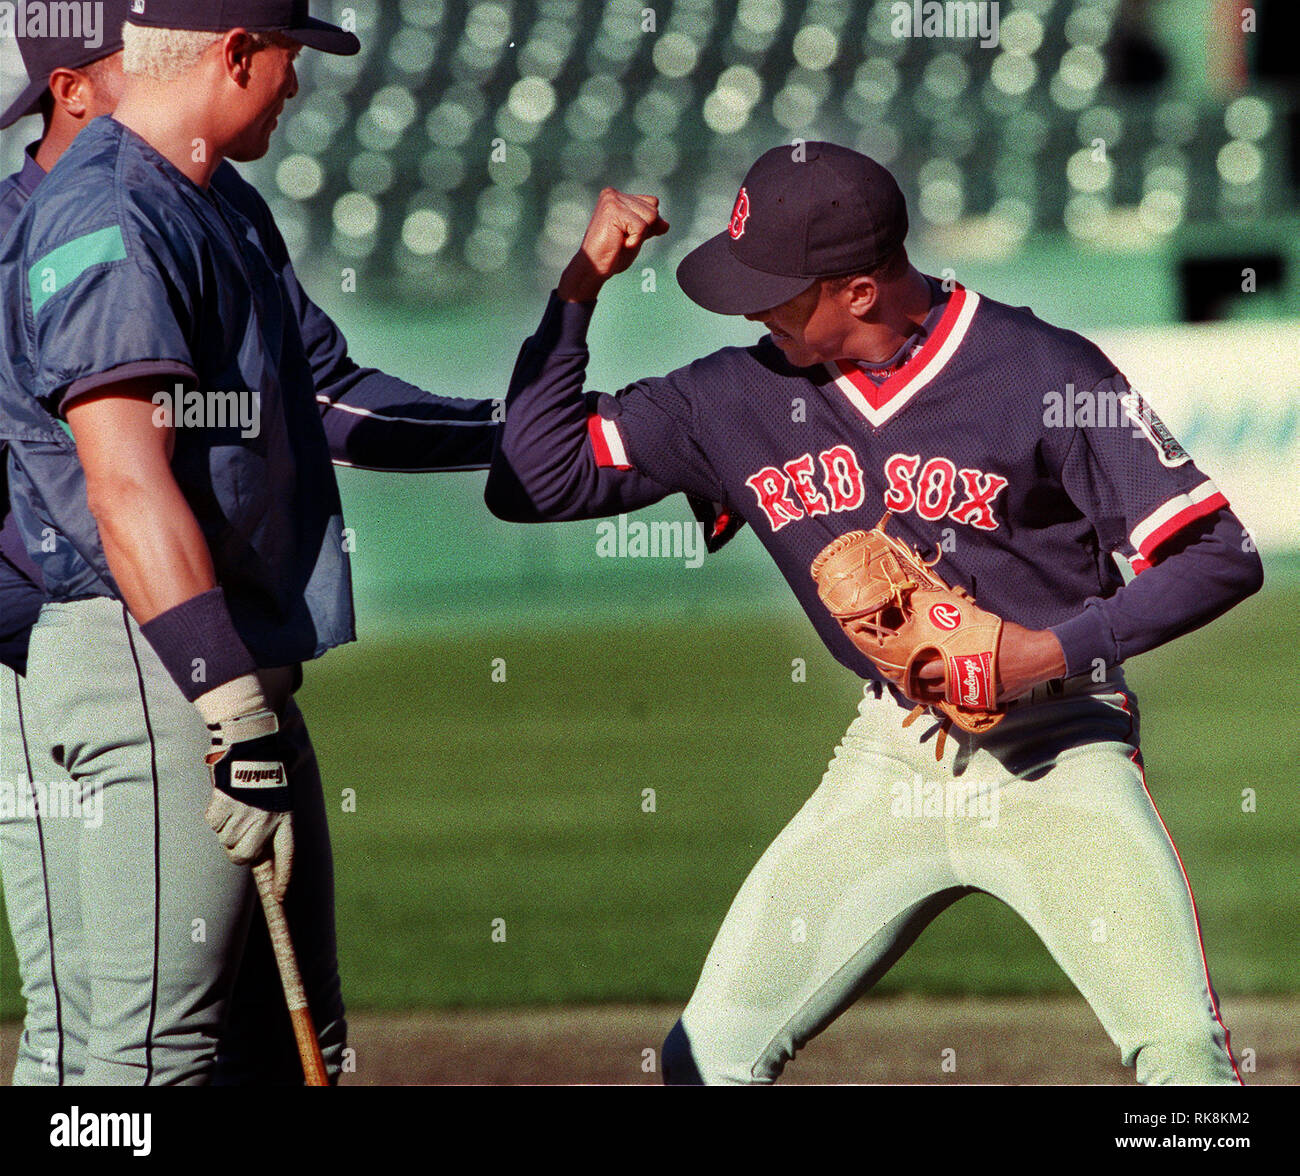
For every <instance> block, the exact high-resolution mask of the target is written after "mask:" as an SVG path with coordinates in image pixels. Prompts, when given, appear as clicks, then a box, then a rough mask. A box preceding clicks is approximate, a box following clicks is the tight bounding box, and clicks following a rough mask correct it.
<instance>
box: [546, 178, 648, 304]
mask: <svg viewBox="0 0 1300 1176" xmlns="http://www.w3.org/2000/svg"><path fill="white" fill-rule="evenodd" d="M666 232H668V222H667V221H666V220H664V218H663V217H661V216H660V215H659V198H658V197H657V196H629V195H628V194H627V193H626V192H619V191H617V190H616V189H614V188H606V189H604V191H602V192H601V194H600V200H599V201H598V202H597V204H596V211H595V213H594V214H593V215H592V218H591V224H589V225H588V226H587V233H586V236H584V237H583V238H582V248H581V249H579V250H578V252H577V253H576V254H575V255H574V258H573V260H572V261H571V262H569V265H568V268H567V269H566V270H565V271H564V276H563V277H561V278H560V284H559V286H558V287H557V288H556V289H557V292H558V293H559V295H560V297H561V298H563V299H564V300H565V301H566V302H594V301H595V299H596V297H597V295H598V294H599V293H600V289H601V287H602V286H604V284H605V283H606V282H607V281H609V279H610V278H612V277H613V276H614V275H615V274H621V273H622V272H623V271H624V270H625V269H627V267H628V266H630V265H631V264H632V263H633V262H634V261H635V260H636V257H637V254H638V253H640V252H641V246H642V245H644V244H645V243H646V241H648V240H649V239H650V238H651V237H658V236H660V235H661V234H663V233H666Z"/></svg>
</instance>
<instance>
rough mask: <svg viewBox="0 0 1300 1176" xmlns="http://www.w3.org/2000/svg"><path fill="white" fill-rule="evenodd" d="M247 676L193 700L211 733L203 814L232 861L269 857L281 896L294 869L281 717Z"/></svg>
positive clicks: (249, 861) (255, 861)
mask: <svg viewBox="0 0 1300 1176" xmlns="http://www.w3.org/2000/svg"><path fill="white" fill-rule="evenodd" d="M249 679H251V681H249V680H248V679H240V680H239V681H238V682H237V683H230V684H228V686H226V687H221V688H220V689H219V690H214V691H212V692H211V693H210V694H207V695H204V696H203V697H202V698H200V699H199V701H198V703H197V704H196V705H197V706H198V707H199V710H200V711H201V712H203V715H204V718H205V719H207V720H208V733H209V735H210V736H211V738H212V749H211V751H210V752H209V754H208V756H207V764H208V774H209V776H210V778H211V780H212V800H211V802H210V803H209V804H208V809H207V813H206V817H207V821H208V824H209V825H210V826H211V827H212V830H213V832H214V833H216V835H217V840H218V841H220V842H221V844H222V846H223V848H224V849H225V851H226V854H227V856H228V857H229V858H230V860H231V861H232V862H234V863H235V864H236V865H238V866H255V865H257V864H258V863H259V862H262V861H264V860H266V859H267V858H271V859H272V860H273V861H274V863H275V896H276V898H277V899H279V900H280V901H281V902H283V901H284V896H285V893H286V892H287V890H288V887H289V877H290V874H291V873H292V870H293V813H292V811H291V810H292V808H293V798H292V795H291V793H290V789H289V779H288V775H287V773H286V772H285V769H284V752H283V750H282V748H281V741H280V721H279V720H278V719H277V718H276V716H275V713H274V712H273V711H272V710H271V709H270V708H269V706H267V704H266V701H265V698H264V696H263V695H262V692H261V686H260V684H259V683H258V682H257V679H256V677H255V676H254V675H249ZM232 687H233V689H232ZM241 704H242V705H241ZM259 704H260V705H259ZM248 706H252V707H254V708H255V709H253V710H251V711H248V710H244V713H242V714H237V715H230V714H229V712H230V710H231V709H232V708H233V709H239V710H243V708H244V707H248Z"/></svg>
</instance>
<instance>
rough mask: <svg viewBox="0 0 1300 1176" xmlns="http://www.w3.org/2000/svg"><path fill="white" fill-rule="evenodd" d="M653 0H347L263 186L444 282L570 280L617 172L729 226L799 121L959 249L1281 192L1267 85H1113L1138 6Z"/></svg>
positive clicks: (364, 248)
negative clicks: (601, 196)
mask: <svg viewBox="0 0 1300 1176" xmlns="http://www.w3.org/2000/svg"><path fill="white" fill-rule="evenodd" d="M646 8H647V5H646V4H645V3H644V0H605V2H597V0H536V2H535V3H533V4H530V5H526V6H525V5H518V4H514V3H511V2H510V0H400V2H399V3H396V4H393V5H389V4H383V5H371V6H360V5H357V6H355V7H354V6H353V5H350V4H346V3H335V4H334V5H333V15H334V16H335V18H336V19H337V18H339V17H340V16H341V14H342V12H343V11H344V10H345V9H346V10H350V11H351V12H352V13H353V15H354V17H355V19H356V20H357V21H358V22H359V24H360V26H361V27H360V32H361V36H362V40H363V42H364V44H365V47H366V48H365V52H364V53H363V54H362V55H361V56H360V57H359V58H356V59H337V58H330V57H328V56H327V55H323V54H308V55H305V56H304V58H303V71H304V89H303V95H302V97H301V98H300V99H299V100H298V103H297V104H296V105H297V108H296V109H295V110H293V111H292V113H291V115H290V118H289V119H288V120H287V122H286V126H285V133H284V135H283V136H281V137H280V138H279V139H277V140H276V141H275V143H274V146H273V151H274V155H273V157H272V158H271V159H270V160H268V161H267V163H266V164H265V171H264V176H263V178H264V179H265V180H266V181H267V184H268V187H269V188H270V189H271V190H273V191H274V192H275V193H277V194H278V196H279V198H280V199H281V202H282V203H283V205H284V206H286V207H288V208H291V209H294V210H296V214H297V215H299V216H300V217H301V221H300V223H299V226H298V228H297V229H295V232H296V233H297V235H298V236H299V237H300V238H304V239H305V241H304V244H305V247H306V250H307V252H308V253H309V254H310V255H311V256H312V257H313V258H314V259H319V260H320V261H321V262H322V263H328V262H329V259H330V250H331V249H334V250H335V252H336V253H337V256H338V257H339V258H340V259H341V264H346V265H353V266H355V267H356V268H358V269H359V270H361V269H364V270H366V272H373V273H374V274H375V275H377V276H381V277H383V276H389V277H393V278H395V279H396V280H397V286H396V287H395V289H402V288H405V289H408V290H409V291H410V292H413V293H419V294H421V295H427V294H429V293H430V292H434V293H437V292H440V291H441V292H447V291H449V290H450V289H452V288H453V287H454V284H455V283H456V282H457V281H461V280H463V279H464V277H465V276H466V275H470V274H475V273H480V274H491V273H494V272H498V271H499V270H501V269H503V268H506V267H508V266H510V265H511V264H512V262H513V263H515V264H518V262H519V260H520V259H524V263H525V264H526V265H527V264H530V263H534V264H536V265H537V266H538V269H539V281H541V282H548V281H550V280H552V279H553V276H554V270H555V268H556V266H557V265H559V264H562V263H563V259H564V257H565V256H566V255H567V252H568V251H569V250H570V249H571V248H572V247H573V246H574V245H575V244H576V242H577V240H578V239H579V238H580V236H581V229H582V227H583V225H585V213H586V212H589V210H590V206H591V203H592V201H594V199H595V194H596V192H597V191H598V189H599V188H600V187H601V186H602V185H604V184H615V185H633V184H634V185H636V186H638V187H644V188H645V189H647V190H651V191H655V192H657V193H658V194H659V195H661V196H662V197H663V198H664V201H665V208H666V211H667V212H668V214H669V216H670V219H671V220H672V221H673V223H674V226H675V227H676V229H677V232H675V233H674V234H673V237H672V238H671V240H669V241H667V242H665V243H664V244H662V245H660V246H659V248H660V249H662V250H663V251H665V253H673V254H676V253H679V252H682V251H684V250H685V249H686V248H688V247H689V245H690V244H692V243H693V242H694V241H698V240H700V239H702V238H703V237H704V236H707V235H710V234H711V233H713V232H716V231H717V228H718V225H719V224H722V223H725V220H726V216H727V215H728V213H729V211H730V205H731V203H732V201H733V200H734V197H735V189H736V186H737V184H738V182H739V180H740V177H741V176H742V175H743V174H744V171H745V169H746V167H747V165H748V163H750V162H752V160H753V158H754V157H755V156H756V155H757V154H758V153H759V152H761V151H762V150H764V149H765V148H767V147H769V146H771V145H772V144H774V143H779V142H782V141H789V140H790V139H792V138H795V137H804V138H812V137H826V138H834V139H839V140H841V141H843V142H846V143H849V144H852V145H854V146H856V147H858V148H859V149H861V150H864V151H867V152H868V153H869V154H871V155H873V156H875V157H876V158H878V159H880V160H881V161H882V162H884V163H886V164H888V165H890V166H892V167H893V168H894V169H895V170H896V171H897V173H898V175H899V178H900V182H901V183H902V184H903V188H904V191H905V193H906V194H907V196H908V198H909V200H910V202H911V204H912V207H913V209H914V211H915V214H916V215H915V218H914V220H915V222H916V224H917V226H918V231H919V232H921V233H927V232H932V233H944V234H947V235H945V237H944V242H945V244H944V248H945V249H951V250H953V251H957V252H958V253H959V251H960V249H961V248H963V247H965V245H966V244H969V243H971V242H975V241H978V234H976V233H972V232H966V233H965V234H964V235H962V234H961V233H959V232H958V230H960V229H961V227H962V225H964V224H965V225H970V226H976V227H978V228H979V229H980V231H981V232H984V233H985V234H986V235H991V236H996V237H997V238H998V240H999V241H1001V242H1002V244H1003V246H1005V247H1008V248H1011V247H1014V243H1015V242H1016V241H1018V240H1023V239H1024V237H1025V236H1026V235H1027V234H1028V233H1029V232H1030V231H1037V232H1052V231H1057V232H1060V231H1061V230H1065V231H1066V232H1068V233H1070V234H1071V235H1073V236H1075V237H1076V239H1078V240H1081V241H1092V242H1095V243H1099V242H1101V241H1102V240H1103V239H1105V238H1106V237H1107V235H1108V234H1109V235H1110V236H1112V237H1114V238H1115V240H1116V241H1117V242H1121V243H1123V242H1127V243H1128V244H1129V245H1130V246H1131V247H1134V248H1142V247H1149V246H1150V245H1151V243H1153V242H1155V241H1158V240H1159V239H1160V238H1162V237H1164V236H1167V235H1168V234H1169V233H1171V232H1174V231H1176V230H1178V229H1180V228H1182V227H1183V226H1186V225H1189V224H1196V223H1200V222H1202V221H1205V220H1212V219H1214V218H1216V217H1219V216H1221V215H1224V216H1227V215H1230V216H1232V217H1233V218H1241V217H1243V216H1263V215H1269V214H1270V213H1272V212H1275V211H1277V209H1278V207H1279V202H1280V201H1281V200H1283V199H1284V195H1283V194H1282V192H1281V191H1280V190H1279V187H1280V186H1279V184H1278V183H1276V182H1275V181H1274V179H1273V173H1272V172H1271V171H1270V168H1269V165H1268V162H1267V161H1268V158H1269V152H1270V150H1271V148H1270V143H1271V138H1270V136H1272V135H1273V134H1274V133H1276V134H1277V135H1278V136H1279V137H1280V135H1281V133H1282V131H1281V130H1280V129H1278V128H1280V127H1281V126H1282V125H1283V120H1282V118H1281V116H1280V114H1279V112H1278V109H1279V108H1278V106H1277V104H1276V102H1275V101H1274V99H1273V98H1272V97H1271V96H1270V95H1269V94H1268V93H1261V94H1255V93H1251V94H1249V95H1247V96H1244V97H1241V98H1238V99H1237V100H1236V101H1234V102H1232V103H1231V104H1223V105H1220V106H1219V107H1218V109H1212V108H1211V105H1210V104H1209V103H1207V102H1206V101H1205V100H1204V99H1201V98H1198V97H1197V96H1196V95H1194V94H1191V93H1188V92H1185V91H1181V90H1179V89H1177V88H1174V87H1170V86H1166V87H1164V88H1163V89H1161V90H1158V91H1156V92H1155V93H1154V94H1151V93H1146V94H1141V95H1134V94H1130V93H1128V92H1126V91H1124V90H1122V89H1117V88H1115V87H1113V86H1109V85H1108V84H1107V82H1106V80H1105V71H1106V68H1107V65H1106V58H1105V52H1106V49H1107V46H1108V44H1109V43H1110V40H1111V36H1112V33H1113V30H1114V27H1115V23H1116V20H1117V17H1118V13H1119V8H1120V5H1119V3H1118V0H1055V2H1052V0H1035V2H1032V3H1025V2H1020V0H1017V3H1015V4H1014V6H1012V5H1010V4H1003V6H1002V13H1001V22H1000V29H999V32H1000V38H999V44H998V45H997V46H996V47H993V48H988V49H982V48H979V47H978V44H977V42H976V40H975V39H974V38H969V37H968V38H924V37H922V38H913V37H898V36H895V35H894V30H893V24H894V20H895V17H894V13H893V10H892V7H891V5H890V4H889V3H887V2H885V0H879V2H876V3H872V4H866V3H864V4H846V3H840V2H838V0H835V2H832V0H734V2H733V3H729V4H726V5H715V4H712V3H708V2H706V0H676V2H674V3H666V4H662V5H650V6H649V8H650V10H651V12H650V14H651V15H652V16H653V18H654V20H653V27H643V20H644V19H645V13H644V12H643V10H644V9H646ZM322 15H328V14H327V13H322ZM1098 140H1100V141H1102V143H1103V144H1104V153H1103V156H1102V159H1101V160H1100V161H1098V162H1094V161H1093V159H1092V149H1093V148H1094V145H1095V143H1096V142H1097V141H1098ZM489 193H492V195H489ZM365 201H369V203H365ZM1117 216H1126V217H1128V218H1129V229H1127V230H1125V231H1122V232H1120V231H1117V228H1116V225H1117V222H1116V219H1115V218H1116V217H1117ZM953 234H956V235H953ZM1008 243H1010V244H1008ZM503 251H504V257H505V260H504V262H503V261H502V258H503Z"/></svg>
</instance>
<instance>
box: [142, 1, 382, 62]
mask: <svg viewBox="0 0 1300 1176" xmlns="http://www.w3.org/2000/svg"><path fill="white" fill-rule="evenodd" d="M130 9H131V11H130V14H129V15H128V16H127V20H128V21H130V22H131V24H133V25H140V26H142V27H145V28H159V29H186V30H191V31H193V32H204V33H209V32H214V33H224V32H226V31H228V30H229V29H247V30H248V31H249V32H250V33H282V34H283V35H284V36H286V37H289V38H290V39H291V40H294V41H297V42H299V43H300V44H303V45H306V46H307V48H308V49H319V50H320V51H321V52H322V53H334V54H336V55H338V56H340V57H351V56H352V55H353V54H355V53H360V52H361V42H360V41H359V40H357V37H356V34H355V33H349V32H347V31H345V30H344V29H341V28H339V27H338V25H332V24H328V23H327V22H326V21H323V20H317V19H316V18H315V17H314V16H312V15H311V11H310V4H309V2H308V0H130Z"/></svg>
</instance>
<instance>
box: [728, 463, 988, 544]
mask: <svg viewBox="0 0 1300 1176" xmlns="http://www.w3.org/2000/svg"><path fill="white" fill-rule="evenodd" d="M883 473H884V481H885V484H886V485H887V486H888V489H887V490H886V492H885V506H887V507H888V508H889V509H890V510H892V511H894V513H896V514H903V513H906V512H907V511H915V512H916V513H917V514H918V515H920V517H921V518H923V519H925V520H926V521H927V522H937V521H938V520H940V519H942V518H945V517H946V518H950V519H952V520H953V521H954V522H957V523H961V524H963V525H965V526H969V527H977V528H978V529H979V530H981V531H995V530H997V526H998V523H997V519H996V517H995V516H994V514H993V504H994V502H995V501H996V499H997V497H998V495H999V494H1000V493H1001V492H1002V491H1003V490H1005V489H1006V487H1007V485H1008V483H1007V479H1006V478H1004V477H1002V476H1001V475H1000V474H995V473H991V472H987V471H984V470H976V469H958V468H957V465H956V464H955V463H954V462H952V461H950V460H949V459H948V458H946V457H931V458H927V459H925V460H924V461H922V457H921V455H920V454H918V453H895V454H893V455H892V456H891V457H889V458H888V459H887V460H886V461H885V463H884V469H883ZM819 482H820V487H819V484H818V483H819ZM864 482H865V479H864V477H863V472H862V463H861V461H859V459H858V455H857V454H856V453H855V452H854V451H853V448H852V447H851V446H849V445H833V446H831V448H829V449H824V450H822V451H821V452H820V453H818V454H817V457H816V460H815V461H814V458H813V455H812V454H811V453H805V454H803V455H801V456H800V457H796V458H794V459H793V460H792V461H787V462H785V463H784V465H783V466H782V467H781V468H780V469H778V468H777V467H776V466H770V465H769V466H764V467H763V468H762V469H761V470H759V471H758V472H757V473H755V474H751V475H750V476H749V477H748V478H746V479H745V485H746V486H748V487H749V488H750V489H751V490H752V491H753V492H754V497H755V498H757V499H758V505H759V507H760V508H761V509H762V511H763V514H764V515H765V516H766V518H767V521H768V524H769V525H770V526H771V528H772V530H773V531H779V530H780V529H781V528H782V527H784V526H786V524H788V523H793V522H797V521H798V520H799V519H802V518H809V517H812V516H814V515H824V514H837V513H842V512H846V511H853V510H857V509H858V508H859V507H860V506H862V504H863V498H864V494H865V490H864ZM822 488H824V491H825V492H824V493H823V489H822Z"/></svg>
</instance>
